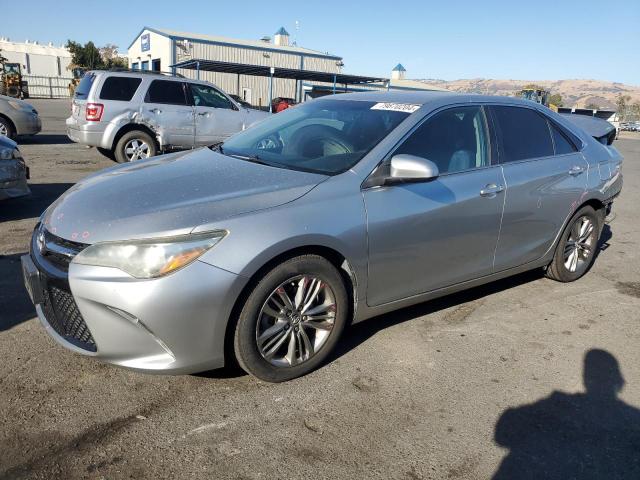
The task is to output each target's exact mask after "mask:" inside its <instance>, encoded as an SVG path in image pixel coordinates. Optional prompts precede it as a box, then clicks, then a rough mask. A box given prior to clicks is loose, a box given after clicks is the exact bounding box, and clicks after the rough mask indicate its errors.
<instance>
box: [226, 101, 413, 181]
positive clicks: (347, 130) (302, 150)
mask: <svg viewBox="0 0 640 480" xmlns="http://www.w3.org/2000/svg"><path fill="white" fill-rule="evenodd" d="M381 105H382V107H381ZM387 105H389V104H378V103H376V102H365V101H358V100H328V99H322V100H314V101H311V102H308V103H305V104H302V105H298V106H296V107H295V108H289V109H287V110H285V111H283V112H282V113H278V114H276V115H274V116H272V117H270V118H269V119H267V120H265V121H263V122H262V123H260V124H258V125H256V126H254V127H253V128H251V129H249V130H247V131H245V132H241V133H239V134H237V135H235V136H233V137H232V138H231V139H229V140H228V141H226V142H225V143H224V144H223V145H222V153H224V154H225V155H230V156H235V157H238V158H244V159H247V160H254V161H258V162H261V163H266V164H270V165H273V166H277V167H282V168H288V169H292V170H302V171H309V172H317V173H323V174H327V175H335V174H338V173H341V172H344V171H346V170H348V169H350V168H351V167H353V166H354V165H355V164H356V163H358V162H359V161H360V159H362V157H364V156H365V155H366V154H367V153H368V152H369V151H370V150H371V149H372V148H373V147H375V146H376V145H377V144H378V143H379V142H380V141H381V140H382V139H383V138H384V137H386V136H387V135H388V134H389V133H390V132H391V131H392V130H393V129H394V128H396V127H397V126H398V125H399V124H400V122H402V121H403V120H404V119H406V118H407V117H408V116H409V112H411V111H413V110H414V109H415V108H417V106H410V107H412V108H410V109H408V111H398V110H402V109H401V108H397V107H396V108H395V109H392V108H393V105H391V106H390V107H387ZM414 107H415V108H414Z"/></svg>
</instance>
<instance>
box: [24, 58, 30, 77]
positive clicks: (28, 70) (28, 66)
mask: <svg viewBox="0 0 640 480" xmlns="http://www.w3.org/2000/svg"><path fill="white" fill-rule="evenodd" d="M24 63H25V67H27V73H28V74H31V61H30V59H29V54H28V53H25V54H24Z"/></svg>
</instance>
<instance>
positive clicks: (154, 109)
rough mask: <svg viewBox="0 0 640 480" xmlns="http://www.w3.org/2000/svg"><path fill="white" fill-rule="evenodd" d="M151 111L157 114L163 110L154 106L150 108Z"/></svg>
mask: <svg viewBox="0 0 640 480" xmlns="http://www.w3.org/2000/svg"><path fill="white" fill-rule="evenodd" d="M149 111H150V112H151V113H155V114H159V113H162V110H160V109H159V108H152V109H151V110H149Z"/></svg>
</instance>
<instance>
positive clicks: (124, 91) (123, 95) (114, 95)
mask: <svg viewBox="0 0 640 480" xmlns="http://www.w3.org/2000/svg"><path fill="white" fill-rule="evenodd" d="M141 82H142V79H140V78H134V77H109V78H107V79H106V80H105V81H104V84H103V85H102V90H101V91H100V98H101V99H102V100H122V101H125V102H128V101H129V100H131V99H132V98H133V95H134V94H135V93H136V90H137V89H138V86H139V85H140V83H141Z"/></svg>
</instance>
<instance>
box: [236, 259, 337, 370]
mask: <svg viewBox="0 0 640 480" xmlns="http://www.w3.org/2000/svg"><path fill="white" fill-rule="evenodd" d="M347 316H348V295H347V290H346V288H345V284H344V282H343V280H342V277H341V275H340V273H339V272H338V270H337V269H336V268H335V267H334V266H333V265H332V264H331V263H330V262H329V261H328V260H326V259H325V258H323V257H320V256H318V255H303V256H300V257H295V258H292V259H290V260H288V261H286V262H284V263H282V264H280V265H278V266H277V267H275V268H274V269H273V270H271V271H270V272H269V273H267V274H266V275H265V276H264V277H263V278H262V280H260V281H259V282H258V284H257V285H256V286H255V287H254V289H253V290H252V292H251V293H250V294H249V297H248V298H247V300H246V303H245V304H244V307H243V308H242V311H241V312H240V316H239V319H238V323H237V325H236V330H235V335H234V350H235V354H236V358H237V360H238V363H240V366H241V367H242V368H243V369H244V370H245V371H247V372H248V373H250V374H252V375H254V376H255V377H258V378H259V379H261V380H265V381H267V382H283V381H285V380H290V379H292V378H296V377H299V376H302V375H305V374H307V373H309V372H310V371H312V370H313V369H315V368H316V367H318V366H319V365H320V364H321V363H322V362H323V361H324V360H325V359H326V358H327V356H328V355H329V354H330V353H331V351H332V350H333V348H334V347H335V345H336V343H337V342H338V339H339V337H340V334H341V333H342V330H343V329H344V326H345V324H346V322H347Z"/></svg>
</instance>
